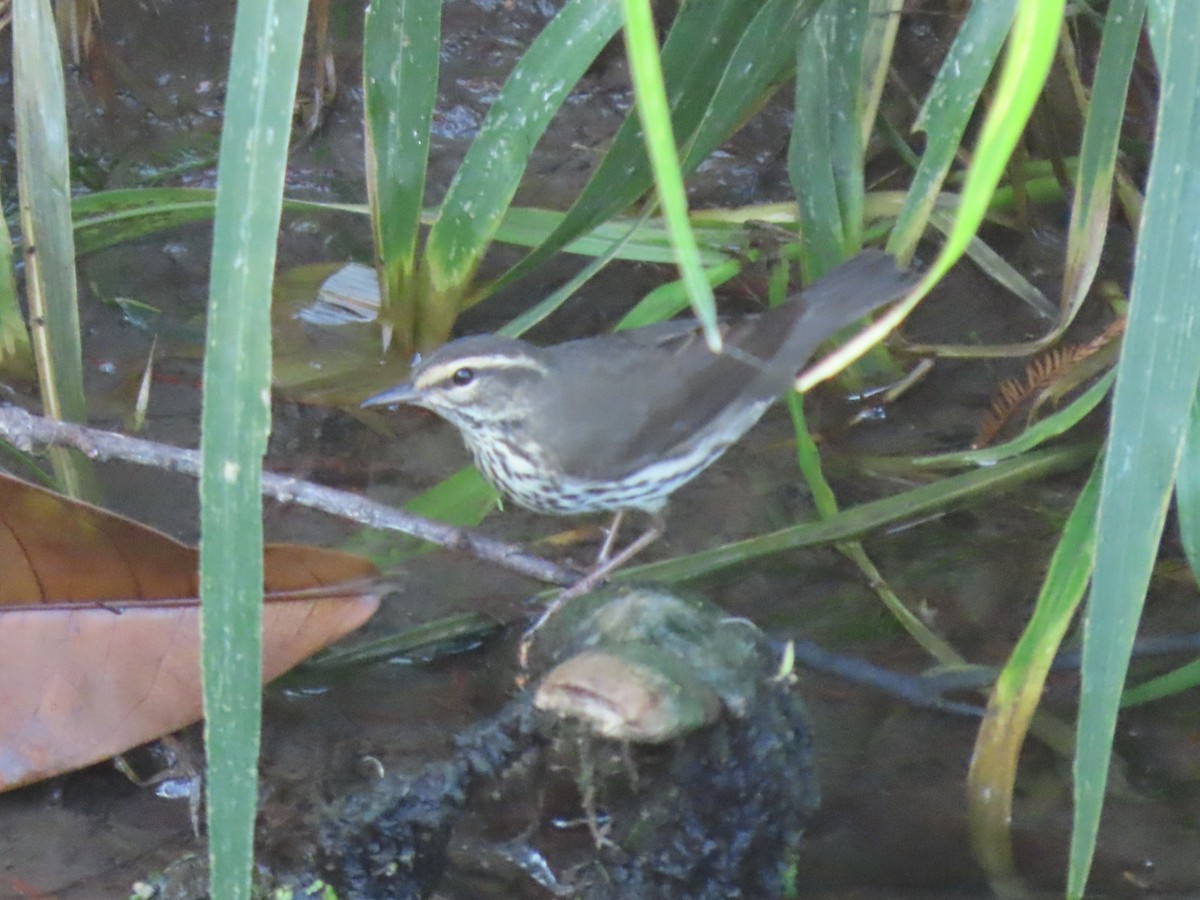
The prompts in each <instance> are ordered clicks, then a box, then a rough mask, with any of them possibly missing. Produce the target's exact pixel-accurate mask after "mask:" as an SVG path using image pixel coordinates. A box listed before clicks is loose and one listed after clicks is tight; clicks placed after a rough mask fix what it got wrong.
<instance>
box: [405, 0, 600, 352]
mask: <svg viewBox="0 0 1200 900" xmlns="http://www.w3.org/2000/svg"><path fill="white" fill-rule="evenodd" d="M620 23H621V15H620V8H619V6H618V4H617V3H616V2H615V0H568V2H567V3H566V5H564V6H563V7H562V9H561V10H560V11H559V13H558V15H556V16H555V17H554V18H553V19H552V20H550V22H549V24H547V25H546V27H545V28H544V29H543V30H542V33H541V34H540V35H538V37H537V39H536V40H535V41H534V42H533V44H532V45H531V46H530V47H529V49H528V50H527V51H526V52H525V55H524V56H523V57H522V58H521V61H520V62H519V63H517V66H516V68H515V69H514V70H513V72H512V74H511V75H509V77H508V80H507V81H506V82H505V84H504V87H503V88H502V89H501V91H500V94H499V96H498V97H497V98H496V100H495V102H494V103H493V104H492V108H491V109H490V110H489V111H488V116H487V119H486V120H485V121H484V123H483V127H482V128H480V130H479V135H478V137H476V139H475V141H474V142H473V143H472V144H471V147H470V149H469V150H468V151H467V155H466V158H465V159H463V162H462V165H461V166H460V167H459V170H458V172H457V173H456V174H455V176H454V180H453V182H452V183H451V185H450V188H449V190H448V191H447V192H446V197H445V199H444V200H443V201H442V206H441V212H440V214H439V216H438V219H437V221H436V222H435V223H434V224H433V227H432V228H431V229H430V231H429V237H428V239H427V240H426V243H425V260H424V265H425V270H424V271H425V273H426V277H425V278H424V279H423V283H426V284H428V289H427V290H422V291H421V297H420V299H421V304H422V306H421V309H420V310H419V311H418V316H417V322H416V334H417V346H418V348H427V347H429V346H430V345H433V344H437V343H440V342H441V341H443V340H444V339H445V338H446V335H448V334H449V332H450V326H451V324H452V323H453V321H454V317H455V316H456V315H457V314H458V312H459V309H460V307H461V304H462V303H463V302H464V297H465V295H466V293H467V291H468V288H469V285H470V280H471V278H472V277H473V276H474V274H475V271H476V269H477V268H478V266H479V262H480V260H481V259H482V258H483V254H484V252H485V251H486V250H487V247H488V245H489V244H490V243H491V241H492V239H493V237H494V236H495V233H496V229H497V228H498V227H499V226H500V222H501V220H502V219H503V217H504V213H505V210H507V209H508V207H509V204H510V203H511V202H512V198H513V196H514V195H515V194H516V190H517V186H518V184H519V183H520V180H521V176H522V174H523V173H524V171H525V166H526V165H527V163H528V161H529V155H530V153H531V152H532V151H533V147H534V145H535V144H536V143H537V141H538V139H539V138H540V137H541V136H542V133H543V132H544V131H545V129H546V126H547V125H549V124H550V120H551V118H553V116H554V113H555V112H556V111H557V110H558V107H559V106H560V105H561V104H562V102H563V100H565V99H566V97H567V94H568V93H570V91H571V88H572V87H574V85H575V83H576V82H577V81H579V79H580V78H581V77H582V76H583V74H584V72H586V71H587V68H588V66H590V65H591V63H592V60H594V59H595V58H596V55H597V54H598V53H599V52H600V51H601V50H602V49H603V48H604V45H605V44H607V43H608V41H609V40H610V39H611V38H612V36H613V35H614V34H616V31H617V28H618V27H620Z"/></svg>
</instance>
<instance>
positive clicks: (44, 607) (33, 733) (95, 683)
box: [0, 474, 379, 790]
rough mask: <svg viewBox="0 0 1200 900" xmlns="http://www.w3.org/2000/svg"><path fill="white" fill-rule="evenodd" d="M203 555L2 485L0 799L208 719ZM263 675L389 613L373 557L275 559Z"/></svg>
mask: <svg viewBox="0 0 1200 900" xmlns="http://www.w3.org/2000/svg"><path fill="white" fill-rule="evenodd" d="M197 565H198V557H197V552H196V550H195V549H194V548H191V547H188V546H186V545H185V544H181V543H179V542H178V541H176V540H174V539H173V538H170V537H168V536H167V535H165V534H162V533H161V532H158V531H155V530H154V529H151V528H147V527H146V526H144V525H140V524H138V523H136V522H132V521H130V520H128V519H125V518H122V517H120V516H117V515H114V514H112V513H109V512H105V511H104V510H101V509H98V508H97V507H94V506H89V505H88V504H85V503H78V502H76V501H73V500H70V499H68V498H66V497H62V496H59V495H58V494H54V493H51V492H49V491H46V490H43V489H41V488H38V487H34V486H33V485H30V484H26V483H25V482H22V481H19V480H17V479H14V478H11V477H9V476H6V475H3V474H0V660H3V678H4V688H3V690H2V691H0V790H8V789H10V788H14V787H17V786H18V785H21V784H26V783H29V782H31V781H36V780H38V779H40V778H47V777H49V776H50V775H54V774H58V773H61V772H66V771H69V770H71V769H75V768H79V767H82V766H85V765H89V764H91V763H94V762H98V761H99V760H102V759H105V758H107V757H110V756H113V755H115V754H117V753H121V752H122V751H124V750H127V749H129V748H130V747H134V746H137V745H138V744H142V743H145V742H146V741H149V740H152V739H154V738H156V737H159V736H160V735H163V734H168V733H170V732H172V731H175V730H177V729H179V728H182V727H184V726H185V725H188V724H190V723H192V722H194V721H196V720H197V719H199V718H200V716H201V713H202V701H201V692H200V641H199V613H200V609H199V601H198V600H197V599H196V592H197V591H196V583H197V574H196V572H197ZM264 566H265V569H266V579H265V582H266V590H267V591H268V596H267V603H266V605H265V607H264V610H263V675H264V678H265V679H266V680H270V679H272V678H275V677H277V676H278V675H280V674H282V673H283V672H285V671H287V670H288V669H289V668H291V667H292V666H294V665H295V664H296V663H298V662H300V661H301V660H302V659H304V658H305V657H307V656H310V655H311V654H313V653H315V652H316V651H317V650H319V649H321V648H322V647H324V646H326V645H328V644H330V643H332V642H333V641H335V640H337V639H338V638H340V637H341V636H343V635H344V634H346V633H348V632H350V631H352V630H353V629H355V628H357V627H358V626H359V625H361V624H362V623H363V622H364V621H366V620H367V619H368V618H369V617H370V616H371V615H372V614H373V613H374V612H375V609H376V608H377V607H378V605H379V596H378V594H377V593H376V592H374V591H373V590H372V584H371V582H370V581H369V579H370V578H371V576H373V575H375V574H376V570H375V567H374V566H373V565H372V564H371V563H370V562H369V561H367V560H366V559H363V558H361V557H357V556H353V555H350V554H346V553H339V552H337V551H333V550H327V549H323V548H320V547H303V546H297V545H287V544H277V545H272V546H269V547H267V548H266V553H265V557H264Z"/></svg>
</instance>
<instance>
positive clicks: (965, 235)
mask: <svg viewBox="0 0 1200 900" xmlns="http://www.w3.org/2000/svg"><path fill="white" fill-rule="evenodd" d="M1064 5H1065V0H1019V3H1018V4H1017V15H1016V18H1015V20H1014V22H1013V28H1012V32H1011V33H1010V35H1009V39H1008V50H1007V52H1006V53H1005V55H1004V67H1003V69H1002V70H1001V72H1000V77H999V79H998V80H997V83H996V90H995V93H994V94H993V96H992V102H991V105H990V106H989V108H988V113H987V116H986V118H985V119H984V121H983V127H982V129H981V130H980V133H979V141H978V144H977V147H976V151H975V158H974V160H973V161H972V163H971V168H970V169H969V170H968V171H967V177H966V181H965V183H964V184H963V189H962V193H961V194H960V196H959V207H958V214H957V215H956V216H955V219H954V228H953V229H952V230H951V232H950V233H949V234H948V235H947V236H946V243H945V245H944V246H943V247H942V250H941V252H940V253H939V254H938V256H937V258H936V259H935V260H934V262H933V265H931V266H930V268H929V270H928V271H927V272H926V274H925V278H924V279H923V280H922V283H921V287H922V290H921V291H920V292H919V293H918V294H917V296H919V295H920V294H923V293H924V288H925V287H926V286H931V285H933V284H934V283H935V282H936V281H937V280H938V279H940V278H941V277H942V276H943V275H944V274H945V273H946V272H948V271H949V270H950V267H951V266H952V265H954V263H956V262H957V261H958V260H959V258H961V256H962V255H963V253H964V252H965V251H966V249H967V244H968V243H969V242H970V240H971V238H972V237H974V235H975V232H976V231H978V230H979V226H980V225H981V224H982V223H983V219H984V216H986V215H987V212H988V208H989V205H990V204H991V202H992V195H993V193H994V192H995V190H996V186H997V185H998V184H999V183H1000V178H1001V177H1002V176H1003V174H1004V170H1005V167H1006V166H1007V165H1008V161H1009V158H1010V157H1011V156H1012V152H1013V149H1014V148H1015V147H1016V146H1017V141H1019V140H1020V138H1021V134H1022V132H1023V131H1024V130H1025V125H1026V123H1027V122H1028V121H1029V116H1030V115H1031V114H1032V112H1033V108H1034V106H1035V104H1036V103H1037V101H1038V98H1039V97H1040V96H1041V91H1042V86H1043V85H1044V84H1045V81H1046V76H1047V74H1049V72H1050V64H1051V63H1052V62H1053V60H1054V50H1055V46H1056V44H1057V42H1058V34H1059V29H1060V27H1061V25H1062V20H1063V8H1064ZM887 319H888V317H884V318H883V319H881V320H880V326H881V327H883V325H884V323H885V322H886V321H887Z"/></svg>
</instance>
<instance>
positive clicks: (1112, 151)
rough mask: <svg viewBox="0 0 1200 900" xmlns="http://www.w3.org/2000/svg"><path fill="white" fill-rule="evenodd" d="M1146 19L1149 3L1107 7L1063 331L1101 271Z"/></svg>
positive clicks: (1071, 238)
mask: <svg viewBox="0 0 1200 900" xmlns="http://www.w3.org/2000/svg"><path fill="white" fill-rule="evenodd" d="M1145 15H1146V0H1116V2H1113V3H1110V4H1109V6H1108V12H1107V14H1106V17H1105V20H1104V34H1103V36H1102V38H1101V42H1100V57H1099V59H1098V60H1097V61H1096V74H1095V78H1094V80H1093V83H1092V98H1091V101H1090V102H1089V104H1088V112H1087V121H1086V122H1085V124H1084V130H1083V146H1082V148H1081V150H1080V151H1079V168H1078V171H1077V172H1076V175H1075V197H1074V200H1073V201H1072V204H1071V225H1070V228H1069V229H1068V231H1067V259H1066V267H1065V269H1064V271H1063V306H1064V308H1065V309H1066V310H1067V311H1068V315H1067V316H1066V317H1065V320H1064V325H1065V323H1066V322H1067V321H1070V319H1072V318H1074V315H1075V312H1076V311H1077V310H1078V309H1079V307H1080V306H1081V305H1082V304H1083V301H1084V298H1086V297H1087V294H1088V291H1089V290H1090V289H1091V286H1092V280H1093V279H1094V278H1095V276H1096V269H1097V267H1098V266H1099V265H1100V251H1101V250H1103V249H1104V239H1105V236H1106V235H1107V233H1108V221H1109V217H1108V211H1109V207H1110V206H1111V203H1112V191H1113V182H1114V180H1115V177H1116V165H1117V149H1118V145H1119V142H1120V139H1121V126H1122V125H1123V124H1124V121H1125V97H1126V94H1127V93H1128V91H1129V76H1130V73H1131V72H1132V71H1133V60H1134V57H1135V56H1136V55H1137V47H1138V41H1139V40H1140V39H1141V34H1142V21H1143V19H1144V18H1145Z"/></svg>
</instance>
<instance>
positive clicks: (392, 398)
mask: <svg viewBox="0 0 1200 900" xmlns="http://www.w3.org/2000/svg"><path fill="white" fill-rule="evenodd" d="M417 397H418V392H417V389H416V388H415V387H413V385H412V382H410V381H405V382H402V383H401V384H398V385H396V386H395V387H390V388H388V389H387V390H386V391H380V392H379V393H378V394H372V395H371V396H370V397H368V398H367V399H366V400H364V401H363V402H362V405H363V406H389V405H391V404H394V403H412V402H413V401H414V400H416V399H417Z"/></svg>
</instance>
